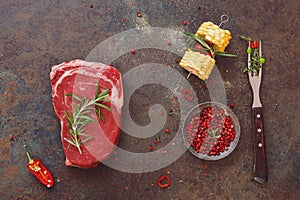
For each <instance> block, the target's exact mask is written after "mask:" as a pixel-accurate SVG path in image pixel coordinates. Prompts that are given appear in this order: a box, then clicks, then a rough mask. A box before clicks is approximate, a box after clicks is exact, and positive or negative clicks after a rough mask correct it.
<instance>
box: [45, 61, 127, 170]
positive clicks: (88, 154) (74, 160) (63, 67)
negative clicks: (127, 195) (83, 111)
mask: <svg viewBox="0 0 300 200" xmlns="http://www.w3.org/2000/svg"><path fill="white" fill-rule="evenodd" d="M50 79H51V85H52V102H53V106H54V110H55V112H56V115H57V116H58V118H59V119H60V122H61V138H62V146H63V150H64V153H65V156H66V162H65V164H66V165H67V166H75V167H80V168H90V167H96V166H97V165H98V164H99V163H100V161H102V160H104V159H106V158H107V157H108V156H109V155H110V154H111V153H112V152H113V150H114V147H115V145H116V144H117V143H118V140H119V135H120V123H121V108H122V106H123V88H122V81H121V74H120V72H119V71H118V70H117V69H116V68H113V67H110V66H107V65H104V64H101V63H94V62H86V61H82V60H73V61H70V62H64V63H62V64H59V65H55V66H53V67H52V70H51V73H50ZM97 87H99V93H101V91H103V90H106V89H109V91H110V92H109V99H106V100H109V101H108V102H104V105H106V106H108V107H109V108H111V109H112V111H108V110H106V109H103V108H101V113H102V114H103V116H104V119H105V120H104V121H102V120H100V119H98V117H97V113H96V112H95V111H91V112H89V113H87V115H88V116H89V117H92V118H93V119H95V120H97V122H90V123H88V124H87V125H85V126H84V129H85V132H84V133H85V134H87V135H88V136H89V137H91V139H90V140H88V141H86V142H84V143H83V144H81V145H80V149H81V151H82V153H81V154H80V152H79V150H78V148H77V147H75V146H74V145H70V144H69V143H68V142H67V141H66V140H65V139H64V138H66V139H69V140H71V134H70V132H69V128H68V120H67V117H66V115H65V112H70V113H73V106H72V105H74V104H76V103H77V104H78V101H77V100H76V99H74V98H72V97H70V96H66V94H70V93H72V94H75V95H77V96H78V97H80V98H83V97H86V98H87V99H89V100H90V99H92V98H93V97H94V95H95V93H96V88H97ZM80 137H82V138H80V139H82V140H83V139H84V137H83V136H80Z"/></svg>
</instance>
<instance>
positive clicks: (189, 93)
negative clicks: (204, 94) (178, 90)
mask: <svg viewBox="0 0 300 200" xmlns="http://www.w3.org/2000/svg"><path fill="white" fill-rule="evenodd" d="M182 94H183V96H184V98H185V99H186V100H188V101H192V100H193V99H194V95H193V93H192V91H191V90H189V89H183V90H182Z"/></svg>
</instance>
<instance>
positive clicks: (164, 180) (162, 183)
mask: <svg viewBox="0 0 300 200" xmlns="http://www.w3.org/2000/svg"><path fill="white" fill-rule="evenodd" d="M157 184H158V186H159V187H160V188H167V187H169V186H170V184H171V179H170V178H169V177H168V176H167V175H163V176H161V177H160V178H159V179H158V180H157Z"/></svg>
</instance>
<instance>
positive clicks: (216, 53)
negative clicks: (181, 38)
mask: <svg viewBox="0 0 300 200" xmlns="http://www.w3.org/2000/svg"><path fill="white" fill-rule="evenodd" d="M184 34H185V35H187V36H188V37H189V42H188V44H189V48H190V49H193V48H192V47H191V46H192V45H193V43H191V40H194V41H196V42H198V43H199V44H201V45H202V46H203V47H204V49H203V51H205V52H210V54H211V56H212V57H213V58H214V57H215V56H226V57H237V55H234V54H229V53H225V52H220V51H217V50H216V49H215V48H214V47H213V46H209V45H208V44H207V43H206V42H205V41H204V39H203V38H202V37H200V36H197V35H195V34H193V33H190V32H184Z"/></svg>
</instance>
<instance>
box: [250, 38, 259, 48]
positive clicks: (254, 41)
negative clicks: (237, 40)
mask: <svg viewBox="0 0 300 200" xmlns="http://www.w3.org/2000/svg"><path fill="white" fill-rule="evenodd" d="M258 47H259V41H256V40H253V41H251V42H250V48H251V49H256V48H258Z"/></svg>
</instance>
